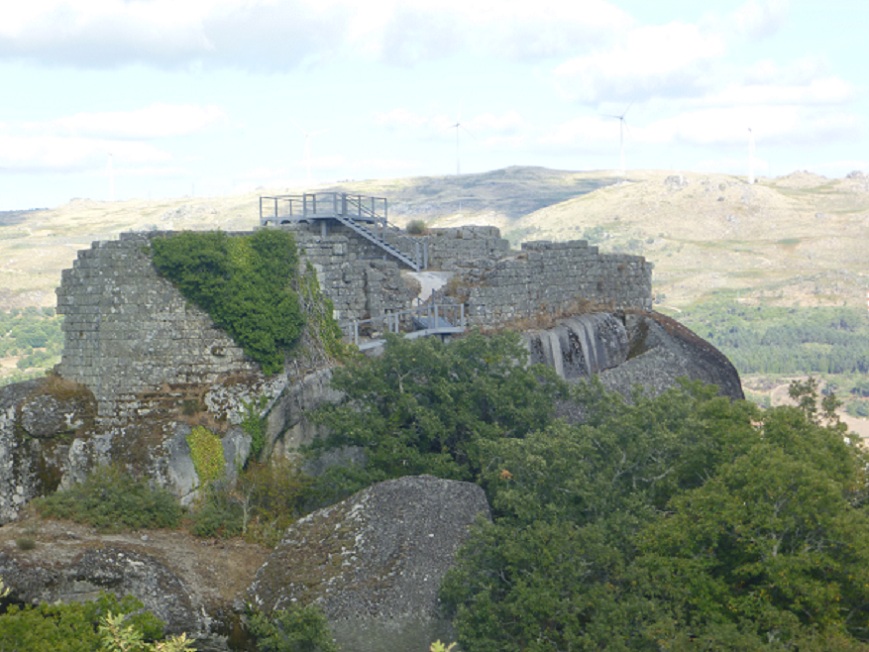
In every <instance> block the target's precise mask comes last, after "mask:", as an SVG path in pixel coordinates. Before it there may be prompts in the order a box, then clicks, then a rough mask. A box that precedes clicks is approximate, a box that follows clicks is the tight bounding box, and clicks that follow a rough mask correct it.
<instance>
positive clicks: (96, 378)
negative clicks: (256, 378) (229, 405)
mask: <svg viewBox="0 0 869 652" xmlns="http://www.w3.org/2000/svg"><path fill="white" fill-rule="evenodd" d="M148 243H149V236H148V235H144V234H131V233H125V234H122V235H121V237H120V240H113V241H109V242H95V243H94V244H93V245H92V247H91V248H90V249H86V250H83V251H80V252H79V254H78V258H77V259H76V260H75V262H74V263H73V267H72V269H67V270H64V271H63V276H62V280H61V285H60V287H59V288H58V289H57V311H58V312H59V313H60V314H62V315H64V321H63V330H64V347H63V357H62V359H61V362H60V367H59V369H58V371H59V373H60V375H61V376H63V377H64V378H68V379H70V380H74V381H77V382H80V383H82V384H84V385H86V386H87V387H88V388H89V389H90V390H91V391H92V392H93V393H94V396H95V397H96V400H97V406H98V408H97V409H98V415H99V416H100V418H101V419H103V420H112V419H114V418H118V419H122V418H124V417H132V416H144V415H145V414H147V413H148V411H150V410H153V409H154V400H153V398H154V397H152V399H149V397H148V396H147V395H146V394H147V393H148V392H153V391H154V390H155V389H157V388H161V387H165V388H166V395H164V396H163V397H162V398H163V399H166V398H167V396H168V397H169V398H171V397H172V396H173V393H174V396H175V398H176V399H177V402H178V403H181V402H183V401H184V400H194V399H195V398H196V397H193V396H186V395H185V394H184V388H185V386H199V385H202V384H211V383H215V382H217V381H218V380H219V379H221V378H224V377H226V376H229V375H233V374H246V375H250V374H257V373H258V366H257V365H256V364H255V363H253V362H251V361H249V360H247V359H246V358H245V356H244V353H243V352H242V349H241V347H239V346H237V345H236V344H235V343H234V342H233V340H232V339H231V338H230V337H229V336H228V335H227V334H226V333H225V332H223V331H222V330H220V329H218V328H216V327H215V326H214V325H213V324H212V321H211V318H210V317H209V316H208V314H207V313H205V312H204V311H202V310H200V309H199V308H197V307H196V306H194V305H192V304H190V303H188V302H187V301H186V300H185V299H184V298H183V297H182V296H181V294H180V293H179V292H178V290H176V289H175V288H174V287H173V286H172V284H171V283H169V281H167V280H165V279H164V278H162V277H161V276H159V275H158V274H157V271H156V270H155V269H154V267H153V265H152V264H151V259H150V257H149V256H148V254H147V253H146V252H145V251H144V249H145V248H146V247H147V246H148Z"/></svg>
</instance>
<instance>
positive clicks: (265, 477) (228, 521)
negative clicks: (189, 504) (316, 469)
mask: <svg viewBox="0 0 869 652" xmlns="http://www.w3.org/2000/svg"><path fill="white" fill-rule="evenodd" d="M309 484H310V479H309V478H308V476H306V475H305V474H304V473H302V471H301V470H299V468H298V467H297V465H296V464H294V463H293V462H291V461H289V460H286V459H284V460H276V461H273V462H271V463H268V464H259V463H255V462H254V463H251V464H250V465H249V466H248V467H247V468H246V469H245V470H244V471H242V472H241V474H240V475H239V477H238V479H237V480H236V482H235V484H232V485H230V484H229V483H226V482H216V483H213V484H212V485H210V486H209V487H208V489H207V491H206V493H205V494H204V495H203V498H202V501H201V502H200V504H199V506H198V508H197V509H196V510H195V511H194V512H193V514H192V515H191V518H192V523H193V528H192V529H193V533H194V534H195V535H197V536H201V537H222V538H226V537H234V536H239V535H244V536H245V537H246V538H247V539H248V540H251V541H256V542H258V543H262V544H265V545H275V544H277V543H278V541H279V540H280V538H281V536H282V535H283V533H284V530H286V528H287V527H289V525H290V524H292V523H293V521H295V519H296V518H297V517H298V516H299V515H300V514H301V513H302V506H303V503H304V500H305V496H306V491H307V488H308V486H309Z"/></svg>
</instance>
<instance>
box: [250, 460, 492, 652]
mask: <svg viewBox="0 0 869 652" xmlns="http://www.w3.org/2000/svg"><path fill="white" fill-rule="evenodd" d="M481 516H482V517H489V506H488V503H487V502H486V498H485V495H484V494H483V490H482V489H481V488H480V487H479V486H477V485H474V484H471V483H467V482H457V481H452V480H442V479H439V478H434V477H431V476H418V477H405V478H400V479H398V480H391V481H387V482H383V483H380V484H377V485H374V486H372V487H369V488H368V489H365V490H363V491H361V492H359V493H358V494H356V495H354V496H352V497H350V498H348V499H347V500H345V501H343V502H341V503H338V504H337V505H334V506H332V507H328V508H326V509H322V510H320V511H317V512H314V513H313V514H311V515H309V516H307V517H305V518H304V519H302V520H300V521H299V522H297V523H296V524H294V525H293V526H291V527H290V529H289V530H288V531H287V533H286V534H285V536H284V538H283V540H282V541H281V542H280V544H278V546H277V548H275V551H274V553H273V554H272V555H271V556H270V557H269V559H268V561H267V562H266V563H265V564H264V565H263V566H262V568H261V569H260V570H259V572H258V573H257V576H256V579H255V581H254V582H253V584H251V586H250V589H249V592H248V593H249V597H250V600H251V602H252V603H253V604H255V605H256V606H258V607H259V608H261V609H264V610H266V611H272V610H275V609H281V608H286V607H288V606H290V605H293V604H295V603H297V602H298V603H300V604H309V603H313V604H316V605H318V606H319V607H321V608H322V609H323V611H324V613H325V614H326V617H327V618H328V620H329V625H330V628H331V629H332V632H333V634H334V635H335V638H336V640H337V641H338V642H339V644H340V645H341V646H342V649H344V650H354V652H381V651H382V650H425V649H428V645H429V644H430V643H431V642H432V641H434V640H435V639H438V638H441V639H442V640H448V639H450V637H451V636H452V632H451V631H450V627H449V623H448V622H447V621H445V620H442V618H441V617H440V615H439V610H438V607H439V604H438V597H437V594H438V589H439V587H440V584H441V580H442V578H443V576H444V574H445V573H446V572H447V570H448V569H449V568H450V566H451V565H452V562H453V559H454V557H455V554H456V551H457V549H458V548H459V546H460V545H461V544H462V542H463V541H464V540H465V539H466V538H467V535H468V531H469V527H470V526H471V524H472V523H474V522H475V520H476V519H477V518H480V517H481Z"/></svg>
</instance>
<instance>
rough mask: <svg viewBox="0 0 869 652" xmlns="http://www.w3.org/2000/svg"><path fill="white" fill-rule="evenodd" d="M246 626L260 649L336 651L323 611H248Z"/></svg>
mask: <svg viewBox="0 0 869 652" xmlns="http://www.w3.org/2000/svg"><path fill="white" fill-rule="evenodd" d="M249 629H250V632H251V634H253V636H254V637H255V638H256V641H257V650H259V651H260V652H338V647H337V646H336V645H335V642H334V641H333V640H332V635H331V634H330V633H329V626H328V624H327V622H326V617H325V616H324V615H323V612H322V611H320V610H319V609H317V608H316V607H314V606H311V605H309V606H305V607H291V608H289V609H281V610H278V611H275V612H273V613H272V614H270V615H266V614H264V613H262V612H259V611H256V612H253V613H252V614H250V618H249Z"/></svg>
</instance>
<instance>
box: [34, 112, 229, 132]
mask: <svg viewBox="0 0 869 652" xmlns="http://www.w3.org/2000/svg"><path fill="white" fill-rule="evenodd" d="M225 118H226V116H225V115H224V113H223V111H222V110H221V109H220V108H218V107H216V106H196V105H191V104H180V105H179V104H175V105H173V104H160V103H157V104H151V105H150V106H146V107H144V108H141V109H136V110H133V111H106V112H97V113H77V114H75V115H71V116H67V117H64V118H59V119H58V120H55V121H53V122H50V123H47V124H43V125H38V128H39V129H40V130H49V131H61V132H69V133H73V134H78V135H91V136H94V135H98V136H102V137H109V138H140V139H152V138H165V137H171V136H183V135H186V134H190V133H194V132H197V131H202V130H203V129H206V128H207V127H210V126H212V125H214V124H216V123H219V122H221V121H223V120H225Z"/></svg>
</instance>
